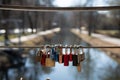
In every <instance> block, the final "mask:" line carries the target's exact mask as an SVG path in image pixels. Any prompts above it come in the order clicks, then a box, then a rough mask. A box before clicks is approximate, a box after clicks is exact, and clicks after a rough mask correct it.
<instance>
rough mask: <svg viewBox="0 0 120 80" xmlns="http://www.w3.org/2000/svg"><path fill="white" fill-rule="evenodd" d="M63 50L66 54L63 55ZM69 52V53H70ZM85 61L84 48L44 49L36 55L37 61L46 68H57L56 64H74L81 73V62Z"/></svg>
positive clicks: (58, 47)
mask: <svg viewBox="0 0 120 80" xmlns="http://www.w3.org/2000/svg"><path fill="white" fill-rule="evenodd" d="M63 49H64V50H65V53H63ZM68 50H69V51H68ZM84 59H85V55H84V50H83V47H82V46H80V47H63V46H57V47H44V48H42V49H40V50H39V51H38V52H37V53H36V61H37V62H40V64H41V65H42V66H45V67H55V62H59V63H60V64H62V63H63V64H64V66H69V62H72V65H73V66H76V67H77V70H78V72H80V71H81V64H80V63H81V62H82V61H83V60H84Z"/></svg>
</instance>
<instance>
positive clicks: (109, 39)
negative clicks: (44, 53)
mask: <svg viewBox="0 0 120 80" xmlns="http://www.w3.org/2000/svg"><path fill="white" fill-rule="evenodd" d="M81 33H83V34H88V31H82V32H81ZM92 37H96V38H98V39H100V40H103V41H106V42H110V43H112V44H115V45H118V46H120V39H118V38H114V37H110V36H107V35H102V34H97V33H92Z"/></svg>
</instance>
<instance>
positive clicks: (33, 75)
mask: <svg viewBox="0 0 120 80" xmlns="http://www.w3.org/2000/svg"><path fill="white" fill-rule="evenodd" d="M44 44H63V45H66V44H67V45H74V44H77V45H83V46H90V45H89V44H87V43H85V42H84V41H82V40H81V39H80V38H78V37H76V36H75V35H74V34H72V33H71V32H70V31H69V30H62V31H61V32H60V33H57V34H56V36H54V37H53V38H52V39H46V42H45V43H44ZM37 50H38V49H33V50H30V51H29V56H28V58H27V59H26V62H25V67H23V69H22V70H21V71H18V70H11V71H10V72H11V73H16V74H15V75H16V76H19V75H20V76H19V77H23V78H24V80H46V78H50V80H120V64H119V63H117V62H116V61H115V60H113V59H112V58H110V57H109V56H107V55H106V54H105V53H104V52H103V51H101V50H99V49H84V52H85V57H86V59H85V61H83V62H82V63H81V64H82V71H81V72H78V71H77V69H76V67H74V66H72V63H71V62H70V63H69V66H67V67H65V66H64V65H63V64H59V63H58V62H56V66H55V67H52V68H47V67H43V66H41V65H40V63H39V62H38V63H36V62H35V60H34V57H35V53H36V51H37ZM63 53H64V52H63ZM11 73H10V74H11ZM15 75H14V76H15ZM10 76H11V79H10V80H16V78H14V77H13V78H12V75H10Z"/></svg>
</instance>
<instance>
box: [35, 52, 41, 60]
mask: <svg viewBox="0 0 120 80" xmlns="http://www.w3.org/2000/svg"><path fill="white" fill-rule="evenodd" d="M42 54H43V52H42V51H41V50H39V51H38V53H37V54H36V57H35V59H36V62H40V61H41V58H42Z"/></svg>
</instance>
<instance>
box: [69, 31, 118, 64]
mask: <svg viewBox="0 0 120 80" xmlns="http://www.w3.org/2000/svg"><path fill="white" fill-rule="evenodd" d="M71 32H72V33H73V34H75V35H76V36H78V37H79V38H81V39H82V40H83V41H85V42H87V43H88V44H90V45H92V46H119V45H120V42H119V40H118V42H119V43H118V42H117V40H116V41H114V40H110V39H109V38H108V39H105V37H104V39H103V37H101V36H99V37H98V36H88V35H87V34H86V33H85V32H80V30H79V29H71ZM92 35H95V34H92ZM106 38H107V37H106ZM112 41H113V42H112ZM101 50H102V51H105V52H106V54H107V55H108V56H110V57H112V58H113V59H115V60H116V61H118V62H119V63H120V48H114V49H113V48H102V49H101Z"/></svg>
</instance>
